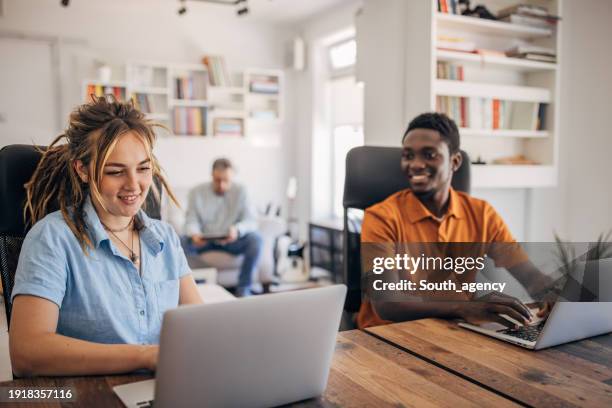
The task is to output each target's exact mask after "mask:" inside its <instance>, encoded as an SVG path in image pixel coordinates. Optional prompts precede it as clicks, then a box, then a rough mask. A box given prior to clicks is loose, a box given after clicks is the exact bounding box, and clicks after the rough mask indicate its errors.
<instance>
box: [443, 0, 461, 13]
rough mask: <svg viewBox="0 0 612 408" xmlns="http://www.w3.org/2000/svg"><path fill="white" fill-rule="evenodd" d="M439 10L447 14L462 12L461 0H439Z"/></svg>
mask: <svg viewBox="0 0 612 408" xmlns="http://www.w3.org/2000/svg"><path fill="white" fill-rule="evenodd" d="M438 11H439V12H440V13H445V14H461V13H460V12H459V0H438Z"/></svg>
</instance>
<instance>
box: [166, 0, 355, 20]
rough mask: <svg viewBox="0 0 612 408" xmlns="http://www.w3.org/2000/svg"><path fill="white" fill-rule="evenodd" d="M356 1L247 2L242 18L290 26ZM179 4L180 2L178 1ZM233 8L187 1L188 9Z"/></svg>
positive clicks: (298, 0)
mask: <svg viewBox="0 0 612 408" xmlns="http://www.w3.org/2000/svg"><path fill="white" fill-rule="evenodd" d="M355 1H356V0H247V3H248V7H249V15H248V16H246V17H242V18H248V19H249V20H256V21H267V22H271V23H280V24H290V23H296V22H298V21H303V20H306V19H308V18H310V17H312V16H314V15H316V14H319V13H322V12H324V11H327V10H329V9H332V8H334V7H336V6H339V5H341V4H350V3H354V2H355ZM176 2H177V4H178V0H176ZM190 6H196V7H198V8H200V7H204V6H207V7H232V6H223V5H215V4H206V2H202V0H187V7H188V8H189V7H190Z"/></svg>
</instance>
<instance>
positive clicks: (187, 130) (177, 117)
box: [172, 107, 207, 135]
mask: <svg viewBox="0 0 612 408" xmlns="http://www.w3.org/2000/svg"><path fill="white" fill-rule="evenodd" d="M206 116H207V109H206V108H205V107H204V108H183V107H177V108H174V115H173V120H172V130H173V131H174V133H175V134H178V135H205V134H206V120H207V117H206Z"/></svg>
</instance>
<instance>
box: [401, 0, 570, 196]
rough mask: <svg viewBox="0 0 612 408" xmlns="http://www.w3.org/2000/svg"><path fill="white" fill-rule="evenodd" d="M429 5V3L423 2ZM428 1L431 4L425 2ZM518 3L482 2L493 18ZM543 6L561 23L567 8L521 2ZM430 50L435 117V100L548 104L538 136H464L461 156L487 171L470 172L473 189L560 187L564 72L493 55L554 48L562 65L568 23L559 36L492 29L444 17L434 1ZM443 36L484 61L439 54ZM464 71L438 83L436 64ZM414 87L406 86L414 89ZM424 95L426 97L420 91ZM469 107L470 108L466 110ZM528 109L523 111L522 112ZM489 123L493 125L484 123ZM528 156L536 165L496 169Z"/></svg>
mask: <svg viewBox="0 0 612 408" xmlns="http://www.w3.org/2000/svg"><path fill="white" fill-rule="evenodd" d="M417 1H425V0H417ZM427 1H428V0H427ZM517 3H519V2H518V1H516V0H482V1H481V2H479V3H478V4H483V5H485V6H486V7H487V8H488V9H489V10H491V11H492V12H493V13H494V14H495V13H496V11H497V10H499V9H501V8H504V7H507V6H512V5H514V4H517ZM520 3H533V4H540V5H545V6H546V7H547V8H548V9H549V12H550V13H552V14H555V15H559V16H561V15H562V13H561V0H544V1H539V2H538V1H530V0H526V1H522V2H520ZM430 4H431V14H430V28H431V37H430V38H431V41H430V44H429V47H421V48H419V51H420V52H422V53H423V54H422V55H423V56H429V57H430V61H431V65H430V67H431V68H430V84H429V89H430V93H429V101H430V109H431V110H435V109H436V98H437V97H459V98H467V99H465V101H470V100H471V98H483V99H484V100H485V101H488V100H493V99H497V100H500V101H508V103H509V104H513V105H514V104H517V103H522V104H534V106H535V107H537V106H538V105H537V104H541V103H545V104H547V105H546V113H545V121H544V123H543V125H542V126H541V127H538V128H537V129H535V128H522V129H515V128H499V129H492V128H473V127H471V126H469V124H468V127H464V128H460V134H461V144H462V148H463V149H464V150H466V151H467V152H468V154H469V155H470V158H471V160H472V161H476V160H477V159H480V160H484V161H485V162H486V163H487V164H484V165H479V164H473V165H472V186H473V187H474V188H532V187H547V186H554V185H556V183H557V173H558V151H559V136H558V132H557V129H559V125H558V123H559V118H558V112H559V104H560V92H559V90H560V69H559V65H558V63H551V62H541V61H531V60H524V59H519V58H510V57H506V56H504V55H500V54H498V53H494V52H490V50H493V51H505V50H508V49H510V48H512V47H514V46H517V45H523V44H525V45H527V44H532V45H539V46H545V47H550V48H554V49H555V50H556V53H557V61H559V60H560V59H561V58H562V55H560V41H561V30H562V27H563V21H561V22H559V23H558V24H557V26H556V27H555V28H552V29H551V28H539V27H530V26H523V25H518V24H511V23H506V22H501V21H490V20H484V19H479V18H473V17H466V16H461V15H452V14H445V13H439V12H438V11H437V1H436V0H431V1H430ZM438 36H443V37H446V38H460V39H464V40H465V41H467V42H471V43H474V44H475V45H476V48H477V49H484V50H485V51H484V52H482V53H466V52H460V51H451V50H446V49H438V48H437V46H436V42H437V38H438ZM438 62H446V63H451V64H453V65H455V66H461V67H462V70H463V76H464V78H463V80H461V81H460V80H454V79H438V77H437V76H438V72H437V63H438ZM410 83H411V79H410V78H408V84H407V85H408V86H410ZM421 89H424V88H423V87H422V86H421ZM465 103H466V104H467V103H468V102H465ZM523 106H524V105H523ZM483 123H487V122H483ZM519 155H520V156H524V157H525V158H526V159H528V160H532V161H534V162H537V163H538V164H534V165H532V164H529V165H524V164H515V165H505V164H504V165H500V164H495V161H496V160H500V159H504V158H506V157H509V156H519Z"/></svg>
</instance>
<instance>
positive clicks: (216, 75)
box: [202, 55, 232, 86]
mask: <svg viewBox="0 0 612 408" xmlns="http://www.w3.org/2000/svg"><path fill="white" fill-rule="evenodd" d="M202 63H203V64H204V65H206V67H207V68H208V72H209V75H208V79H209V81H210V85H211V86H232V81H231V78H230V75H229V72H228V71H227V67H226V66H225V59H224V58H223V57H220V56H212V55H206V56H205V57H204V58H202Z"/></svg>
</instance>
